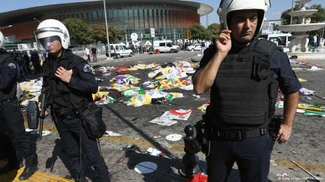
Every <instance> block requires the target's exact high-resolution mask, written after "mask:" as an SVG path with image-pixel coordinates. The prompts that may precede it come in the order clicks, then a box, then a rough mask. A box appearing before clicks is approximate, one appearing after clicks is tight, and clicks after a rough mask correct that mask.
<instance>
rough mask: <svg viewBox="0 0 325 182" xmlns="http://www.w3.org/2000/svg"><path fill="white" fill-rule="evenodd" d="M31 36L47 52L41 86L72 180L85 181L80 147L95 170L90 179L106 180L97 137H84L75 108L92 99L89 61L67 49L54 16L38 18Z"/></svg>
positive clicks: (62, 28)
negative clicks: (33, 34) (45, 90)
mask: <svg viewBox="0 0 325 182" xmlns="http://www.w3.org/2000/svg"><path fill="white" fill-rule="evenodd" d="M35 38H36V41H37V44H38V47H39V49H41V50H44V51H46V52H47V53H48V56H47V58H46V60H45V62H44V63H43V79H44V81H43V87H48V88H49V92H48V94H47V95H46V101H48V106H50V107H51V114H52V116H53V117H52V118H54V119H55V125H56V127H57V129H58V132H59V135H60V138H61V140H62V144H63V148H64V150H65V151H66V153H67V155H68V157H69V163H70V165H71V170H70V171H71V176H72V177H73V178H74V180H75V181H76V182H77V181H78V182H84V181H86V178H85V168H84V165H82V164H81V163H80V159H82V158H83V157H82V156H80V148H81V149H82V151H83V152H82V153H84V154H85V155H86V157H87V159H88V160H89V161H90V164H91V165H92V166H93V168H94V170H95V173H96V175H95V176H96V179H92V181H103V182H108V181H110V177H109V171H108V168H107V165H106V163H105V161H104V158H103V157H102V156H101V154H100V151H99V148H98V145H97V140H96V139H94V138H90V137H88V135H87V133H86V130H85V128H84V127H83V126H81V124H80V123H81V118H80V116H79V114H78V112H77V109H76V107H78V108H79V109H80V108H83V107H84V106H86V105H87V103H88V102H93V99H92V93H96V92H97V89H98V85H97V82H96V80H95V75H94V74H93V73H92V69H91V67H90V65H89V64H88V63H87V61H86V60H85V59H83V58H81V57H80V56H77V55H74V54H73V53H72V52H71V50H70V49H69V46H70V35H69V32H68V30H67V28H66V27H65V26H64V24H63V23H61V22H60V21H58V20H54V19H47V20H44V21H42V22H41V23H40V24H39V25H38V27H37V29H36V30H35ZM75 106H76V107H75ZM80 141H82V142H81V146H79V142H80Z"/></svg>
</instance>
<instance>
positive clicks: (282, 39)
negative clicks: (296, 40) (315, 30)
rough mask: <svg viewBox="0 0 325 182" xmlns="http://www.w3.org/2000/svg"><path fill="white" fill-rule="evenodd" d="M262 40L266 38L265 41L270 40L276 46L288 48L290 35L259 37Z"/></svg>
mask: <svg viewBox="0 0 325 182" xmlns="http://www.w3.org/2000/svg"><path fill="white" fill-rule="evenodd" d="M260 37H262V38H266V39H267V40H270V41H272V42H274V43H276V44H277V45H281V46H284V47H289V46H290V42H291V38H292V35H291V34H290V33H281V34H269V35H267V36H266V35H263V36H260Z"/></svg>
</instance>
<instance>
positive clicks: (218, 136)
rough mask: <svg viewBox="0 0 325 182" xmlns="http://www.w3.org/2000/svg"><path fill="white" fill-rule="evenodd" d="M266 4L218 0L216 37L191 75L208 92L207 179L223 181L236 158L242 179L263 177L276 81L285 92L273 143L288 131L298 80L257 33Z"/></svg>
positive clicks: (263, 180)
mask: <svg viewBox="0 0 325 182" xmlns="http://www.w3.org/2000/svg"><path fill="white" fill-rule="evenodd" d="M269 6H270V2H269V0H222V1H221V3H220V6H219V8H218V15H219V17H220V23H221V31H220V34H219V37H218V38H217V39H216V40H215V42H214V43H213V44H212V45H210V46H209V48H208V49H206V50H205V52H204V56H203V58H202V60H201V62H200V67H199V69H198V70H197V71H196V72H195V74H194V75H193V78H192V79H193V85H194V91H195V92H196V93H197V94H203V93H205V92H206V91H208V90H210V95H211V97H210V106H209V107H208V109H207V111H206V115H207V117H206V118H205V123H206V124H207V127H206V128H205V133H206V134H207V136H208V137H207V138H208V145H207V146H208V148H207V150H206V151H205V153H206V160H207V174H208V181H209V182H219V181H220V182H221V181H227V179H228V177H229V174H230V171H231V170H232V166H233V164H234V163H235V162H236V163H237V165H238V169H239V174H240V179H241V181H242V182H267V181H268V179H267V176H268V173H269V168H270V156H271V152H272V149H273V140H272V135H271V133H273V132H272V131H271V129H270V122H271V121H273V119H272V118H274V113H275V102H276V97H277V92H278V87H279V88H280V89H281V91H282V93H283V94H284V98H285V99H284V101H285V104H284V110H283V111H284V112H283V117H284V118H283V121H282V124H279V128H280V129H279V131H278V132H277V136H278V139H277V141H278V143H280V144H281V143H284V142H286V141H287V140H288V139H289V137H290V135H291V131H292V127H293V122H294V118H295V113H296V108H297V104H298V99H299V89H300V88H301V83H300V82H299V80H298V79H297V77H296V75H295V73H294V72H293V71H292V68H291V66H290V62H289V60H288V56H287V55H286V54H285V53H283V51H282V49H280V48H278V47H277V46H276V45H275V44H274V43H272V42H270V41H267V40H258V38H257V37H256V35H257V34H258V32H259V31H260V29H261V26H262V23H263V20H264V15H265V13H266V11H267V8H268V7H269Z"/></svg>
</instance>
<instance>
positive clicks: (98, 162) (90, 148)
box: [55, 115, 109, 181]
mask: <svg viewBox="0 0 325 182" xmlns="http://www.w3.org/2000/svg"><path fill="white" fill-rule="evenodd" d="M55 124H56V127H57V129H58V131H59V135H60V138H61V140H62V143H63V147H64V150H65V151H66V153H67V154H68V157H69V163H70V165H71V173H72V174H71V175H72V177H73V178H74V179H78V171H79V167H80V161H79V160H80V155H79V154H80V151H79V136H80V131H81V137H82V151H83V153H84V154H86V157H87V159H88V160H89V161H90V164H91V166H93V167H94V169H95V172H96V177H97V178H99V179H101V181H109V172H108V168H107V165H106V163H105V161H104V158H103V157H102V156H101V154H100V152H99V149H98V146H97V141H96V140H95V139H93V138H89V137H88V136H87V134H86V131H85V129H84V128H83V127H81V130H80V119H79V118H76V117H75V116H73V115H72V116H68V117H65V118H60V117H57V121H56V123H55ZM80 177H84V166H83V165H82V166H81V171H80Z"/></svg>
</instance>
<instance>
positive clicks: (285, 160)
mask: <svg viewBox="0 0 325 182" xmlns="http://www.w3.org/2000/svg"><path fill="white" fill-rule="evenodd" d="M196 55H197V53H193V52H192V53H191V52H186V53H177V54H161V55H137V56H134V57H132V58H122V59H112V60H107V59H106V58H105V57H103V56H99V59H100V60H99V62H97V63H90V64H91V65H93V66H94V65H102V66H109V65H114V66H119V65H126V66H131V65H133V64H136V63H147V62H161V63H164V62H173V61H175V60H178V59H179V60H185V59H187V60H191V58H192V59H193V60H195V59H199V58H198V57H195V56H196ZM308 62H309V64H308V65H300V64H294V65H293V67H295V69H296V74H297V77H299V78H303V79H306V80H307V82H303V87H305V88H307V89H311V90H315V91H316V94H317V95H318V96H325V91H324V90H325V88H324V87H325V84H324V79H323V78H324V76H325V72H324V71H309V69H308V68H310V65H319V66H323V67H324V66H325V58H324V59H320V60H310V59H309V60H308ZM299 63H300V62H299ZM129 73H130V74H134V75H135V76H137V77H138V76H139V77H141V78H143V79H142V80H141V82H144V81H146V79H145V78H144V77H145V76H146V72H145V71H141V72H136V71H135V72H129ZM113 76H114V73H112V75H110V77H108V78H106V79H107V80H109V79H110V78H112V77H113ZM105 83H108V82H102V83H100V84H105ZM172 91H177V92H182V93H183V94H184V98H179V99H174V100H173V101H171V102H165V103H163V104H159V105H154V104H152V105H146V106H141V107H132V106H126V105H125V104H123V103H113V104H108V105H104V106H103V108H104V115H103V117H104V120H105V122H106V124H107V130H110V131H113V132H115V133H119V134H121V136H106V137H102V138H101V139H100V142H101V151H102V155H103V156H104V158H105V161H106V163H107V165H108V167H109V170H110V172H111V174H112V175H113V180H112V181H113V182H126V181H132V182H143V181H145V182H166V181H168V182H185V181H187V179H186V178H184V177H182V176H180V175H179V173H178V170H179V169H181V168H182V167H184V165H183V163H182V161H181V159H182V156H183V155H184V151H183V141H182V140H179V141H169V140H166V136H167V135H169V134H181V135H182V136H183V137H184V136H185V134H184V131H183V130H184V127H185V126H186V125H188V124H194V123H195V122H197V121H199V120H200V119H201V116H202V114H203V113H202V112H201V111H199V110H198V109H197V108H198V107H199V106H201V105H202V104H203V103H204V102H206V101H208V99H209V93H206V94H204V95H201V96H200V97H195V96H193V94H194V93H193V91H184V90H180V89H174V90H172ZM310 98H311V100H308V101H309V102H312V103H317V104H322V105H325V101H324V100H323V99H320V98H318V97H316V96H310ZM170 109H193V113H192V114H191V116H190V118H189V119H188V120H187V121H178V122H177V123H176V124H174V125H172V126H169V127H167V126H161V125H157V124H152V123H149V121H150V120H151V119H153V118H155V117H158V116H161V115H162V114H163V112H165V111H167V110H170ZM281 112H282V110H281V109H278V110H277V113H281ZM324 122H325V119H324V117H317V116H306V115H302V114H298V113H297V116H296V120H295V126H294V129H293V134H292V137H291V139H290V141H289V142H287V143H286V144H283V145H278V144H276V145H275V147H274V150H273V153H272V163H273V165H271V169H270V174H269V180H270V181H284V180H293V181H306V180H307V179H308V180H312V179H313V177H312V176H315V177H318V178H319V179H320V180H321V181H324V179H325V158H324V153H325V141H324V140H325V139H324V134H323V133H324V132H323V131H324V130H325V125H324ZM44 129H45V130H50V131H51V134H50V135H48V136H44V137H43V140H41V141H37V140H36V138H37V136H36V135H32V134H31V135H30V136H31V139H32V141H35V142H36V145H37V153H38V157H39V171H38V172H37V173H36V174H35V175H33V176H32V177H31V178H30V180H28V181H33V182H34V181H44V182H47V181H53V182H54V181H55V182H57V181H70V180H68V179H67V178H68V176H69V172H68V169H69V165H68V164H67V158H66V156H65V154H64V152H63V151H62V148H61V140H60V138H59V136H58V133H57V131H56V129H55V127H54V125H53V122H51V121H50V120H49V119H46V120H45V127H44ZM149 148H154V149H156V150H159V151H161V152H162V154H163V155H162V156H161V157H157V156H152V155H149V154H147V152H146V151H147V150H148V149H149ZM198 157H199V159H200V161H199V164H198V165H199V166H200V168H201V170H202V171H205V169H206V166H205V165H206V163H205V160H204V155H203V154H202V153H198ZM145 161H148V162H152V163H154V164H156V165H157V169H156V170H153V168H155V165H154V164H152V163H150V164H152V165H145V164H146V163H142V164H140V166H141V167H142V168H144V169H147V172H149V173H147V174H140V173H138V172H136V171H135V170H134V169H135V166H136V165H138V166H139V163H141V162H145ZM292 161H295V162H296V163H297V164H298V165H299V166H300V167H298V166H297V165H296V164H294V163H293V162H292ZM84 162H85V164H86V165H87V166H89V164H88V162H87V160H85V161H84ZM4 164H5V161H0V166H1V165H4ZM22 170H23V169H20V170H19V171H12V172H11V173H9V174H6V175H0V181H1V182H2V181H17V178H18V176H19V174H20V173H21V172H22ZM150 171H153V172H150ZM86 174H87V177H88V178H89V179H90V180H91V179H93V173H92V169H91V168H90V167H88V168H87V173H86ZM229 181H240V179H239V174H238V170H237V169H236V166H234V169H233V171H232V172H231V177H230V179H229Z"/></svg>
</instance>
